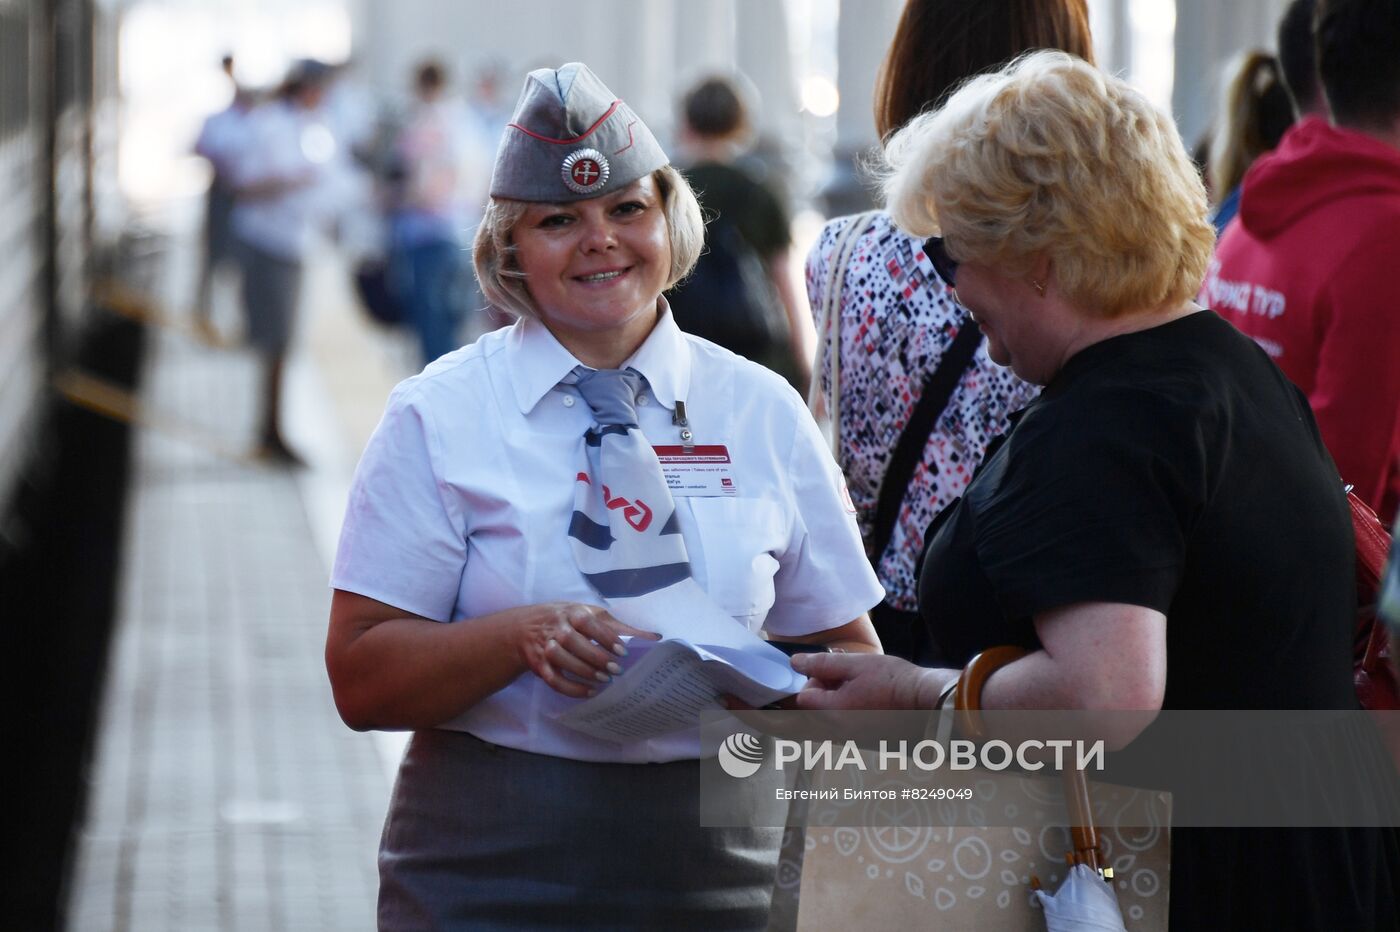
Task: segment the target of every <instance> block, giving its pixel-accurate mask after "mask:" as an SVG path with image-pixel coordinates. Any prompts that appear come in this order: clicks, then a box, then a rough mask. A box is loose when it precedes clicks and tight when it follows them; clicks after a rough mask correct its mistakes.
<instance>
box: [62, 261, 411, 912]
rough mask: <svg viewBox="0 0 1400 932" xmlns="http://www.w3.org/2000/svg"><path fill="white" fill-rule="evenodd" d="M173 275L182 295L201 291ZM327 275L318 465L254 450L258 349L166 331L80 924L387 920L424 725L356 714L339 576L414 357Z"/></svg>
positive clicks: (302, 363)
mask: <svg viewBox="0 0 1400 932" xmlns="http://www.w3.org/2000/svg"><path fill="white" fill-rule="evenodd" d="M172 265H173V267H174V268H176V269H177V270H178V269H181V268H188V267H189V262H188V260H187V259H185V258H183V257H181V256H180V255H178V254H177V255H174V256H172ZM174 278H175V279H176V281H175V283H173V284H172V285H171V286H170V292H169V294H166V295H163V296H160V299H161V302H162V303H164V304H165V305H166V306H167V307H171V306H178V304H177V303H175V302H174V301H173V299H172V298H171V295H172V294H176V293H182V292H183V293H188V291H187V290H186V289H187V288H188V284H187V282H188V276H187V275H186V276H184V279H183V281H181V276H179V275H178V274H174ZM309 279H310V280H309V281H308V282H307V287H306V295H305V302H304V304H303V321H302V332H301V339H300V341H299V347H300V351H299V353H298V356H297V359H296V361H295V363H294V364H293V367H292V372H291V374H290V377H289V381H290V383H291V384H290V386H289V396H290V397H289V399H288V402H289V409H290V412H291V417H290V424H289V430H288V433H289V436H290V439H291V441H292V443H293V444H294V445H295V446H296V447H297V448H298V449H299V450H300V451H301V452H302V453H303V454H304V455H305V457H306V459H307V460H308V463H309V465H310V468H308V469H305V470H288V469H285V468H275V467H272V466H268V465H264V464H261V463H258V462H254V461H250V460H247V459H240V458H239V457H238V456H237V455H236V454H237V452H239V451H243V450H246V449H247V448H248V447H249V446H250V444H251V440H252V436H253V423H254V410H253V408H254V402H253V393H254V391H255V388H256V384H257V381H256V380H257V366H256V362H255V360H254V358H253V357H252V355H251V354H250V353H248V352H247V351H245V350H241V349H236V348H232V349H230V348H217V349H216V348H212V347H209V346H206V345H204V344H202V343H200V342H198V341H196V340H194V339H193V338H192V337H191V336H190V335H189V334H188V333H186V332H184V331H183V330H179V329H173V328H169V327H153V328H152V339H151V341H150V347H149V349H150V351H149V353H148V358H147V362H146V366H147V370H146V376H145V379H144V383H143V389H142V404H143V405H144V406H146V410H147V414H148V415H149V416H150V417H151V418H152V419H153V420H155V421H158V422H159V424H161V425H163V426H161V427H160V428H159V429H143V430H138V431H137V434H136V442H135V444H134V450H135V453H134V456H135V463H134V469H133V475H134V487H133V489H132V495H131V499H130V503H129V510H128V518H127V524H126V531H125V534H126V544H125V551H124V554H123V557H122V560H123V567H124V568H123V571H122V583H121V594H120V597H119V617H118V618H117V620H116V627H115V629H114V634H113V644H112V652H111V657H112V660H111V664H110V668H109V671H108V677H107V682H106V685H105V696H104V700H103V703H102V709H101V711H100V716H101V724H100V726H99V729H100V730H99V736H98V742H97V749H96V759H95V761H94V764H93V770H92V774H91V789H90V795H89V801H88V812H87V819H86V823H85V825H84V826H83V827H82V829H81V837H80V853H79V856H78V860H77V865H76V870H75V873H74V875H73V878H72V886H71V893H70V898H69V929H71V930H76V932H105V930H133V932H156V930H166V929H168V930H172V932H174V930H179V932H197V930H206V929H208V930H228V932H233V930H283V929H286V930H312V929H327V930H336V932H353V930H355V929H372V928H373V927H374V900H375V893H376V884H377V881H376V873H375V862H374V857H375V849H376V846H377V842H378V836H379V830H380V826H381V823H382V819H383V816H384V810H385V806H386V803H387V800H388V792H389V787H390V776H389V774H390V773H391V772H392V767H393V765H394V763H395V760H396V755H397V753H398V751H399V750H400V749H401V747H402V741H403V738H402V736H382V737H377V736H374V735H364V734H357V733H355V732H352V731H350V730H349V729H347V728H346V727H345V726H344V725H343V724H342V723H341V722H340V719H339V717H338V716H337V715H336V712H335V709H334V706H333V704H332V701H331V694H330V687H329V684H328V682H327V679H326V674H325V668H324V665H323V661H322V647H323V640H324V636H325V624H326V615H327V609H328V606H329V601H330V593H329V590H328V589H327V587H326V579H327V576H328V561H329V558H330V553H331V549H332V548H333V545H334V538H335V534H336V529H337V527H338V523H339V518H340V509H341V508H342V507H343V503H344V490H345V487H346V485H347V483H348V476H349V473H350V470H351V469H352V468H353V463H354V460H355V458H356V457H357V456H358V452H359V449H360V448H361V447H362V445H363V442H364V440H365V438H366V437H367V436H368V433H369V431H370V430H371V429H372V427H373V424H374V423H375V421H376V419H377V417H378V410H379V408H380V407H381V406H382V404H383V400H384V397H385V395H386V394H387V391H388V388H389V387H390V386H391V385H392V383H393V381H395V379H396V378H397V377H399V376H400V375H402V374H404V373H403V370H404V369H405V368H406V366H407V365H408V355H410V354H407V353H406V352H405V349H406V348H405V347H404V346H402V345H396V343H395V341H393V340H386V339H385V337H384V335H383V334H382V333H379V332H376V331H374V330H373V329H372V328H371V327H370V326H369V325H368V324H367V323H365V322H364V321H363V320H362V319H361V318H360V317H359V316H358V311H357V310H356V309H355V308H354V307H353V305H352V304H351V303H350V300H349V294H348V291H347V290H346V289H345V288H344V282H343V275H342V274H341V273H339V271H338V268H337V267H336V266H335V264H334V262H333V261H331V260H330V259H329V258H328V257H325V256H322V257H321V258H320V259H318V260H317V262H316V263H314V265H313V269H312V272H311V274H310V276H309ZM223 299H224V304H225V305H227V304H228V303H229V301H230V300H231V295H229V294H225V295H224V296H223ZM220 310H221V312H222V313H220V314H219V315H217V316H216V319H217V320H219V322H220V324H221V326H222V327H224V328H225V329H230V327H231V325H232V324H236V319H235V317H236V316H235V315H232V314H230V313H228V311H229V310H230V309H229V308H228V307H227V306H224V307H221V308H220ZM171 424H174V425H177V426H179V427H180V428H181V429H177V430H173V431H172V430H171V429H170V425H171ZM184 428H188V429H187V430H186V429H184Z"/></svg>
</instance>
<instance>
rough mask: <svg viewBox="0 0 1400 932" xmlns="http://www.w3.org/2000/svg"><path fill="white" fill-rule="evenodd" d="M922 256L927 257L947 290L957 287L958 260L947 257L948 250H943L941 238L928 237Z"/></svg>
mask: <svg viewBox="0 0 1400 932" xmlns="http://www.w3.org/2000/svg"><path fill="white" fill-rule="evenodd" d="M924 255H926V256H928V258H929V261H930V262H932V263H933V268H934V271H936V272H937V273H938V277H939V278H941V279H943V281H944V283H945V284H947V286H948V287H949V288H955V287H957V278H958V260H956V259H954V258H953V257H952V256H950V255H948V250H947V249H945V248H943V237H941V236H930V237H929V238H928V239H926V240H924Z"/></svg>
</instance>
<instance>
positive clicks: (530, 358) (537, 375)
mask: <svg viewBox="0 0 1400 932" xmlns="http://www.w3.org/2000/svg"><path fill="white" fill-rule="evenodd" d="M658 301H659V302H660V309H661V313H660V315H659V316H658V317H657V321H656V326H655V327H653V328H652V330H651V333H649V334H647V338H646V339H645V340H643V341H642V345H641V346H639V347H637V351H636V352H635V353H633V354H632V356H631V358H629V359H628V360H627V361H626V362H624V363H623V364H622V368H624V369H626V368H628V367H631V368H633V369H636V370H637V371H638V372H640V373H641V374H642V375H643V376H644V377H645V378H646V380H647V384H648V385H650V386H651V393H652V395H654V396H655V397H656V400H657V401H658V402H660V403H661V404H662V405H664V406H665V407H667V408H671V409H674V408H675V406H676V399H677V398H680V399H684V398H685V397H686V394H687V393H688V392H689V390H690V347H689V345H688V344H687V343H686V339H685V334H683V333H681V330H680V328H679V327H677V326H676V322H675V319H674V318H672V316H671V308H670V306H669V305H667V303H666V299H665V298H659V299H658ZM507 346H508V366H509V369H508V373H509V378H510V381H511V385H512V386H513V388H514V389H515V400H516V403H517V404H518V405H519V406H520V413H522V414H529V413H530V412H531V411H532V410H534V408H535V405H537V404H539V403H540V399H542V398H543V397H544V396H545V395H547V394H549V392H550V391H551V390H552V389H553V388H554V386H556V385H558V384H559V382H560V380H561V379H563V378H564V376H566V375H568V374H569V373H570V372H571V371H573V368H574V367H575V366H577V365H580V363H579V361H578V360H577V359H575V358H574V355H573V354H572V353H570V352H569V351H568V350H567V349H565V348H564V345H563V344H562V343H560V342H559V341H558V340H557V339H555V337H554V334H552V333H550V332H549V328H547V327H545V326H544V324H542V323H540V322H539V321H537V320H532V319H530V318H522V319H521V320H519V321H518V322H517V323H516V324H515V326H514V327H513V328H512V333H511V334H510V338H509V340H508V342H507Z"/></svg>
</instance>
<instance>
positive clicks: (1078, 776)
mask: <svg viewBox="0 0 1400 932" xmlns="http://www.w3.org/2000/svg"><path fill="white" fill-rule="evenodd" d="M1061 775H1062V776H1063V777H1064V784H1065V808H1066V809H1068V810H1069V837H1070V843H1071V848H1072V850H1071V851H1069V852H1067V853H1066V854H1065V859H1066V860H1067V861H1069V863H1070V866H1073V865H1075V864H1087V865H1088V866H1089V868H1090V869H1091V870H1095V871H1101V870H1102V869H1103V849H1102V848H1100V847H1099V830H1098V829H1097V828H1096V827H1095V826H1094V808H1093V803H1092V802H1091V801H1090V800H1089V781H1088V780H1086V779H1085V778H1084V771H1083V770H1080V769H1079V768H1078V767H1072V768H1068V769H1066V770H1064V771H1063V772H1062V774H1061Z"/></svg>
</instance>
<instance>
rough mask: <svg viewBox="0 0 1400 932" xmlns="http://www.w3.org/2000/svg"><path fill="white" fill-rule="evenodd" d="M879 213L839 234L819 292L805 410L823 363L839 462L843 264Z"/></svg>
mask: <svg viewBox="0 0 1400 932" xmlns="http://www.w3.org/2000/svg"><path fill="white" fill-rule="evenodd" d="M878 213H879V211H875V210H867V211H866V212H865V213H863V214H857V215H856V216H854V217H852V218H851V222H850V223H848V224H847V225H846V229H844V230H842V231H841V235H840V236H839V237H838V238H837V240H836V243H835V247H834V248H833V249H832V251H831V260H830V262H831V264H830V265H829V266H827V270H826V290H825V291H824V292H822V306H821V315H820V319H819V320H818V322H817V339H818V340H820V341H821V342H820V343H818V344H817V359H816V364H815V365H814V366H813V372H812V383H811V385H810V386H808V388H807V407H808V408H810V409H811V410H813V411H816V410H817V402H818V400H819V399H820V398H821V370H822V362H823V360H826V362H827V364H828V365H829V367H830V369H831V391H830V393H829V394H830V397H829V398H828V399H827V403H826V419H827V423H828V424H830V425H831V455H832V456H833V457H835V459H836V462H838V463H840V462H841V292H842V285H843V284H844V283H845V280H846V265H847V264H848V263H849V262H850V260H851V254H852V253H854V252H855V248H856V242H857V241H858V240H859V239H860V237H861V234H863V233H864V232H865V231H866V230H868V229H870V224H871V223H872V222H873V221H874V219H875V217H876V215H877V214H878Z"/></svg>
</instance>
